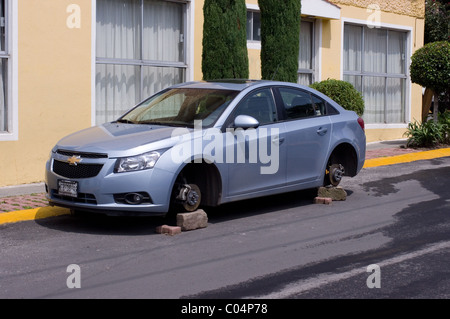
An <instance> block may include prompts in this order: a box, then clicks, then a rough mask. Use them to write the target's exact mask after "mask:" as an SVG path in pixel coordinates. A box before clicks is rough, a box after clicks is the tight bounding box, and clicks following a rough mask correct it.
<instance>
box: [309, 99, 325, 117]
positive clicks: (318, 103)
mask: <svg viewBox="0 0 450 319" xmlns="http://www.w3.org/2000/svg"><path fill="white" fill-rule="evenodd" d="M311 96H312V101H313V104H314V109H315V112H316V115H326V114H327V102H325V101H324V100H322V99H321V98H319V97H317V96H315V95H311Z"/></svg>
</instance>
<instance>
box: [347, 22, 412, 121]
mask: <svg viewBox="0 0 450 319" xmlns="http://www.w3.org/2000/svg"><path fill="white" fill-rule="evenodd" d="M345 24H354V25H360V26H362V27H365V26H368V22H367V20H359V19H352V18H342V19H341V68H340V76H341V80H343V79H344V26H345ZM376 28H381V29H388V30H393V31H402V32H406V50H405V52H406V53H407V56H406V70H405V73H406V85H405V86H406V87H405V122H406V123H373V124H369V123H366V126H365V127H366V129H396V128H407V127H408V122H410V120H411V76H410V72H409V65H410V63H411V56H412V48H413V37H412V34H413V28H412V27H408V26H404V25H398V24H390V23H380V24H379V25H378V26H376Z"/></svg>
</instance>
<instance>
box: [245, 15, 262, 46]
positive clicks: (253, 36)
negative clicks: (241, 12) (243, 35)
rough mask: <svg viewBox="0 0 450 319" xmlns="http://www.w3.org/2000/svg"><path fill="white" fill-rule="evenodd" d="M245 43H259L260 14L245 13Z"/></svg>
mask: <svg viewBox="0 0 450 319" xmlns="http://www.w3.org/2000/svg"><path fill="white" fill-rule="evenodd" d="M247 41H261V13H260V12H259V11H254V10H248V11H247Z"/></svg>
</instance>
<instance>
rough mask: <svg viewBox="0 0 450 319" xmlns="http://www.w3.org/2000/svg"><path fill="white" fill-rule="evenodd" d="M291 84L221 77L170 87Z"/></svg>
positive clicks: (245, 86) (217, 87)
mask: <svg viewBox="0 0 450 319" xmlns="http://www.w3.org/2000/svg"><path fill="white" fill-rule="evenodd" d="M277 84H278V85H292V84H293V83H287V82H277V81H269V80H249V79H221V80H210V81H192V82H186V83H181V84H177V85H174V86H172V88H198V89H222V90H235V91H243V90H245V89H246V88H249V87H257V86H264V85H277Z"/></svg>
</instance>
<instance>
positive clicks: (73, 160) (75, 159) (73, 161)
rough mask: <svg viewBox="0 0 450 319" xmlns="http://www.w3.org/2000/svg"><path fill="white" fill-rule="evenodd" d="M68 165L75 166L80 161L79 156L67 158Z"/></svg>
mask: <svg viewBox="0 0 450 319" xmlns="http://www.w3.org/2000/svg"><path fill="white" fill-rule="evenodd" d="M67 162H68V163H69V165H73V166H77V165H78V163H80V162H81V156H75V155H74V156H72V157H69V158H68V159H67Z"/></svg>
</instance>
